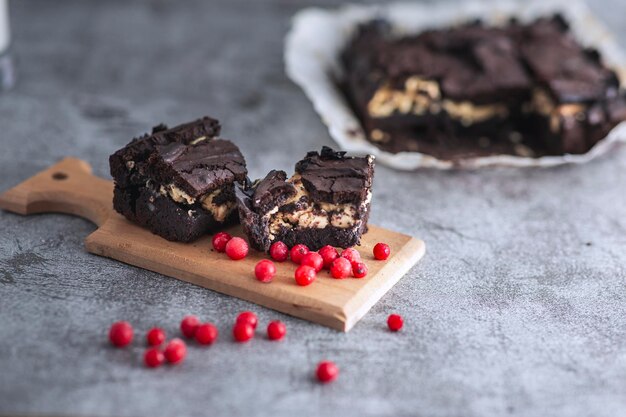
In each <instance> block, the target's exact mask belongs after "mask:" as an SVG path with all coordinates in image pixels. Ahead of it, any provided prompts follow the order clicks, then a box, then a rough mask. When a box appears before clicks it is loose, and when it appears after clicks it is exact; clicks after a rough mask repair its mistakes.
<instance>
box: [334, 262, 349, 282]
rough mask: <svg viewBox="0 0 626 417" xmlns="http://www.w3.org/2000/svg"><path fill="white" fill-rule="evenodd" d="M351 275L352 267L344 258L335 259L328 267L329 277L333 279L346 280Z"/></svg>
mask: <svg viewBox="0 0 626 417" xmlns="http://www.w3.org/2000/svg"><path fill="white" fill-rule="evenodd" d="M351 274H352V265H351V264H350V261H349V260H347V259H346V258H337V259H335V260H334V261H333V263H332V264H331V265H330V275H332V276H333V278H337V279H341V278H348V277H349V276H350V275H351Z"/></svg>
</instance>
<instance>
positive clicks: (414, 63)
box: [342, 16, 626, 159]
mask: <svg viewBox="0 0 626 417" xmlns="http://www.w3.org/2000/svg"><path fill="white" fill-rule="evenodd" d="M342 58H343V63H344V66H345V72H346V76H345V86H344V87H345V91H346V94H347V96H348V99H349V101H350V102H351V103H352V105H353V107H354V109H355V111H356V113H357V115H358V116H359V118H360V119H361V121H362V123H363V126H364V128H365V131H366V133H367V136H368V138H369V140H370V141H372V142H373V143H375V144H377V145H378V146H379V147H381V148H382V149H385V150H387V151H390V152H401V151H420V152H424V153H428V154H431V155H434V156H437V157H440V158H444V159H454V158H455V157H464V156H472V155H488V154H500V153H505V154H513V155H520V156H530V157H537V156H542V155H560V154H564V153H572V154H578V153H584V152H586V151H588V150H589V149H590V148H591V147H592V146H593V145H594V144H595V143H597V142H598V141H599V140H600V139H602V138H603V137H605V136H606V134H607V133H608V132H609V131H610V130H611V129H612V128H613V127H614V126H615V125H616V124H618V123H619V122H621V121H623V120H626V100H625V97H624V94H623V93H622V92H621V91H620V84H619V80H618V78H617V76H616V74H615V73H614V72H613V71H611V70H610V69H608V68H607V67H605V66H604V65H603V64H602V61H601V59H600V56H599V54H598V53H597V51H595V50H590V49H585V48H584V47H583V46H581V45H580V44H578V43H577V42H576V41H575V39H574V38H573V37H572V35H571V33H570V31H569V28H568V25H567V24H566V22H565V21H564V20H563V19H562V18H561V17H560V16H555V17H553V18H542V19H538V20H536V21H534V22H532V23H528V24H521V23H519V22H516V21H511V22H509V23H508V24H507V25H506V26H503V27H488V26H485V25H483V24H482V23H480V22H474V23H471V24H466V25H463V26H459V27H454V28H449V29H441V30H429V31H425V32H422V33H420V34H418V35H416V36H409V37H403V38H397V37H394V36H392V34H391V30H390V27H389V25H388V24H387V23H386V22H384V21H374V22H370V23H368V24H365V25H363V26H362V27H360V28H359V30H358V32H357V34H356V35H355V37H354V38H353V39H352V41H351V42H350V43H349V45H348V46H347V48H346V50H345V51H344V54H343V57H342Z"/></svg>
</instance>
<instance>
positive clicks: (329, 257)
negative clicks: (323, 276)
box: [317, 245, 339, 269]
mask: <svg viewBox="0 0 626 417" xmlns="http://www.w3.org/2000/svg"><path fill="white" fill-rule="evenodd" d="M317 253H319V254H320V256H321V257H322V259H323V260H324V268H327V269H329V268H330V265H331V264H332V263H333V261H334V260H335V259H337V258H339V252H337V249H335V248H334V247H332V246H330V245H326V246H324V247H323V248H321V249H320V250H319V251H317Z"/></svg>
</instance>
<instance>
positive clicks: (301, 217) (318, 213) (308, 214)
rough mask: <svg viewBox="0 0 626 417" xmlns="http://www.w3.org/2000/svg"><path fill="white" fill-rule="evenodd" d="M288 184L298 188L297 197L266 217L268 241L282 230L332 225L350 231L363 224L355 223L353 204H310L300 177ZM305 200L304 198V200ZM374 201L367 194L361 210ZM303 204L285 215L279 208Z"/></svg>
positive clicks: (320, 227) (321, 227)
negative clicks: (299, 202) (298, 202)
mask: <svg viewBox="0 0 626 417" xmlns="http://www.w3.org/2000/svg"><path fill="white" fill-rule="evenodd" d="M287 181H288V182H290V183H292V184H293V185H294V186H295V187H296V194H295V195H294V196H293V197H292V198H290V199H289V200H288V201H285V202H284V203H283V204H281V206H276V207H274V209H272V210H270V211H269V212H268V213H267V214H265V216H264V218H265V219H267V220H268V228H269V237H270V239H271V240H273V239H274V238H275V237H276V235H277V234H278V232H279V231H280V230H281V229H282V228H287V229H292V228H296V227H299V228H316V229H323V228H325V227H327V226H329V225H331V226H334V227H337V228H340V229H348V228H351V227H355V226H360V224H361V222H362V220H361V219H355V215H356V213H357V207H356V206H355V205H354V204H331V203H315V204H310V203H309V199H308V197H309V193H308V192H307V191H306V189H305V187H304V184H302V180H301V178H300V175H298V174H296V175H294V176H293V177H291V178H290V179H289V180H287ZM303 197H305V198H303ZM371 198H372V193H371V191H370V190H368V192H367V198H366V199H365V201H364V202H363V203H362V207H365V206H367V205H368V204H369V202H370V200H371ZM301 199H302V201H301V204H302V206H303V207H302V208H301V209H300V210H297V211H293V212H289V213H283V212H280V211H279V210H280V207H282V206H285V205H288V204H291V203H295V202H297V201H300V200H301Z"/></svg>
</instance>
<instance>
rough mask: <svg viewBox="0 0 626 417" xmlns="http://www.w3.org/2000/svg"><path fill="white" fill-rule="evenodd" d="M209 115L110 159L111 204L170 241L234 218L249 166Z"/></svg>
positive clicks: (161, 131) (160, 130)
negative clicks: (237, 185) (238, 192)
mask: <svg viewBox="0 0 626 417" xmlns="http://www.w3.org/2000/svg"><path fill="white" fill-rule="evenodd" d="M219 132H220V125H219V122H218V121H217V120H215V119H212V118H210V117H204V118H202V119H199V120H196V121H193V122H190V123H186V124H182V125H180V126H176V127H173V128H171V129H168V128H167V126H164V125H159V126H156V127H155V128H154V129H153V131H152V133H151V134H146V135H144V136H142V137H140V138H137V139H133V141H131V142H130V143H129V144H128V145H126V146H125V147H124V148H122V149H120V150H118V151H117V152H115V153H114V154H113V155H111V157H110V158H109V164H110V168H111V175H112V176H113V178H114V180H115V188H114V193H113V207H114V208H115V210H117V211H118V212H119V213H121V214H123V215H124V216H125V217H126V218H127V219H129V220H130V221H132V222H135V223H137V224H139V225H141V226H143V227H146V228H148V229H150V230H151V231H152V232H153V233H156V234H157V235H159V236H162V237H164V238H166V239H168V240H174V241H182V242H190V241H192V240H195V239H197V238H198V237H200V236H201V235H203V234H205V233H208V232H211V231H214V230H215V229H217V228H219V227H221V226H223V225H225V224H227V223H229V222H231V221H233V220H236V210H235V208H236V203H235V192H234V191H235V190H234V184H235V183H236V182H243V181H244V180H245V178H246V175H247V170H246V164H245V160H244V158H243V155H242V154H241V152H240V151H239V148H237V146H236V145H235V144H233V143H232V142H230V141H228V140H224V139H219V138H218V137H217V136H218V135H219Z"/></svg>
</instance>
